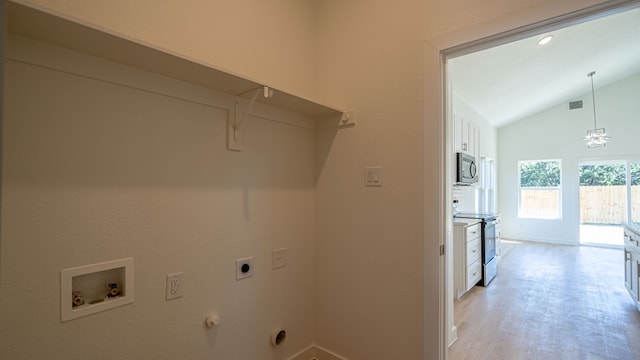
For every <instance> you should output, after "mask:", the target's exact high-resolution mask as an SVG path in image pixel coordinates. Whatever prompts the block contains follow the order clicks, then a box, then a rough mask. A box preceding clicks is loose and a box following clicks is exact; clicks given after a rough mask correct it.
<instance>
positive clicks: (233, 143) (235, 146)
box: [227, 86, 273, 151]
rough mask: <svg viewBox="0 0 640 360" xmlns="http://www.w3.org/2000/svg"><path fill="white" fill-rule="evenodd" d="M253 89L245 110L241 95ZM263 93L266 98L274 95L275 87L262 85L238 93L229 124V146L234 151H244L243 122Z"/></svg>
mask: <svg viewBox="0 0 640 360" xmlns="http://www.w3.org/2000/svg"><path fill="white" fill-rule="evenodd" d="M252 91H253V96H252V97H251V100H250V101H249V105H248V106H247V107H246V110H243V108H244V106H243V105H242V103H241V101H240V96H242V95H244V94H247V93H250V92H252ZM260 93H262V96H263V97H265V98H270V97H272V96H273V89H270V88H269V87H268V86H260V87H258V88H256V89H251V90H248V91H245V92H243V93H240V94H238V95H236V98H235V102H234V104H233V113H232V114H231V116H229V123H228V126H227V148H228V149H229V150H233V151H242V123H243V122H244V119H245V117H246V116H247V115H249V114H250V113H251V110H252V109H253V104H255V102H256V99H257V98H258V95H260Z"/></svg>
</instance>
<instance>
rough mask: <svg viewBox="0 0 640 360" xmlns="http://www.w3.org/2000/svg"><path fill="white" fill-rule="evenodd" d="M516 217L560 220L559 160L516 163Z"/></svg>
mask: <svg viewBox="0 0 640 360" xmlns="http://www.w3.org/2000/svg"><path fill="white" fill-rule="evenodd" d="M518 173H519V177H518V180H519V185H520V187H519V191H520V193H519V196H520V198H519V202H518V216H519V217H521V218H534V219H560V218H561V214H562V212H561V209H562V206H561V205H562V203H561V200H560V199H561V197H560V160H531V161H518Z"/></svg>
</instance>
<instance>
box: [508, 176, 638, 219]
mask: <svg viewBox="0 0 640 360" xmlns="http://www.w3.org/2000/svg"><path fill="white" fill-rule="evenodd" d="M558 195H559V194H558V192H555V191H544V190H542V191H541V190H524V189H523V190H522V199H521V201H522V203H521V206H522V208H521V210H520V213H521V214H522V215H525V214H526V215H525V216H527V215H529V216H531V217H547V218H548V217H554V215H556V214H557V212H558V211H559V209H558V208H557V204H558ZM631 201H632V204H631V214H633V215H634V219H640V186H631ZM626 203H627V187H626V186H625V185H619V186H580V222H581V223H593V224H620V223H621V222H624V221H626V220H627V208H626Z"/></svg>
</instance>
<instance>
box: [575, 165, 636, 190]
mask: <svg viewBox="0 0 640 360" xmlns="http://www.w3.org/2000/svg"><path fill="white" fill-rule="evenodd" d="M636 168H638V169H636V172H637V174H636V176H637V177H639V179H638V180H640V168H639V167H638V166H636ZM579 174H580V186H613V185H624V184H626V183H627V170H626V166H625V165H624V164H603V165H582V166H580V170H579Z"/></svg>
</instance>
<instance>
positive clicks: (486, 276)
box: [454, 213, 500, 286]
mask: <svg viewBox="0 0 640 360" xmlns="http://www.w3.org/2000/svg"><path fill="white" fill-rule="evenodd" d="M454 217H455V218H463V219H480V220H482V235H481V239H482V240H481V241H482V286H487V285H489V283H490V282H491V280H493V278H494V277H496V273H497V265H496V261H497V259H496V225H499V224H500V214H474V213H457V214H456V215H455V216H454Z"/></svg>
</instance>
